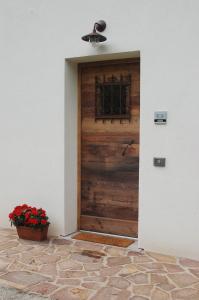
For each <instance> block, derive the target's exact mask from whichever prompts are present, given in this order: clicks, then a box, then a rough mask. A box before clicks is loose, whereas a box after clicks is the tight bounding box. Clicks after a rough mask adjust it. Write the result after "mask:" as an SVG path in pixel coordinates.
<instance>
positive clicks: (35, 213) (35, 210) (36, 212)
mask: <svg viewBox="0 0 199 300" xmlns="http://www.w3.org/2000/svg"><path fill="white" fill-rule="evenodd" d="M31 212H32V214H33V215H35V216H37V215H38V210H37V209H36V208H35V207H33V208H32V209H31Z"/></svg>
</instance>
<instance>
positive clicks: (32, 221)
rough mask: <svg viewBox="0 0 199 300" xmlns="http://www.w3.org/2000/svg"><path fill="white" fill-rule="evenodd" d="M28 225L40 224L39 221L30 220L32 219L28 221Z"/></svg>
mask: <svg viewBox="0 0 199 300" xmlns="http://www.w3.org/2000/svg"><path fill="white" fill-rule="evenodd" d="M28 223H29V224H33V225H37V224H38V220H37V219H33V218H30V219H29V220H28Z"/></svg>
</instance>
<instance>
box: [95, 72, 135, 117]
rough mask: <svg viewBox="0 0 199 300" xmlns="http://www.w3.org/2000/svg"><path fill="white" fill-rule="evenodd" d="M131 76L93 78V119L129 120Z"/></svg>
mask: <svg viewBox="0 0 199 300" xmlns="http://www.w3.org/2000/svg"><path fill="white" fill-rule="evenodd" d="M130 89H131V75H127V76H123V75H120V76H119V78H118V77H116V76H114V75H112V76H111V77H108V78H106V77H105V76H102V77H98V76H97V77H95V91H96V97H95V98H96V99H95V119H96V120H99V119H101V120H113V119H119V120H123V119H127V120H130V116H131V114H130Z"/></svg>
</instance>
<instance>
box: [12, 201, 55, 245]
mask: <svg viewBox="0 0 199 300" xmlns="http://www.w3.org/2000/svg"><path fill="white" fill-rule="evenodd" d="M9 219H10V222H11V226H12V225H14V226H16V229H17V233H18V236H19V238H21V239H25V240H33V241H43V240H46V239H47V233H48V226H49V224H50V223H49V222H48V217H47V215H46V211H45V210H43V209H42V208H39V209H37V208H36V207H31V206H28V205H27V204H23V205H20V206H16V207H15V208H14V210H13V211H12V212H11V213H10V214H9Z"/></svg>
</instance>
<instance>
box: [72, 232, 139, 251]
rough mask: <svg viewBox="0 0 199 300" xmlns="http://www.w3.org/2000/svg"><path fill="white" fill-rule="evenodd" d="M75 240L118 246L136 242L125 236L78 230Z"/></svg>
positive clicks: (126, 245)
mask: <svg viewBox="0 0 199 300" xmlns="http://www.w3.org/2000/svg"><path fill="white" fill-rule="evenodd" d="M72 238H73V239H75V240H80V241H87V242H93V243H99V244H105V245H111V246H117V247H125V248H126V247H128V246H130V245H131V244H133V243H134V241H133V240H131V239H129V238H123V237H115V236H107V235H103V234H96V233H88V232H78V233H77V234H75V235H74V236H73V237H72Z"/></svg>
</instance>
